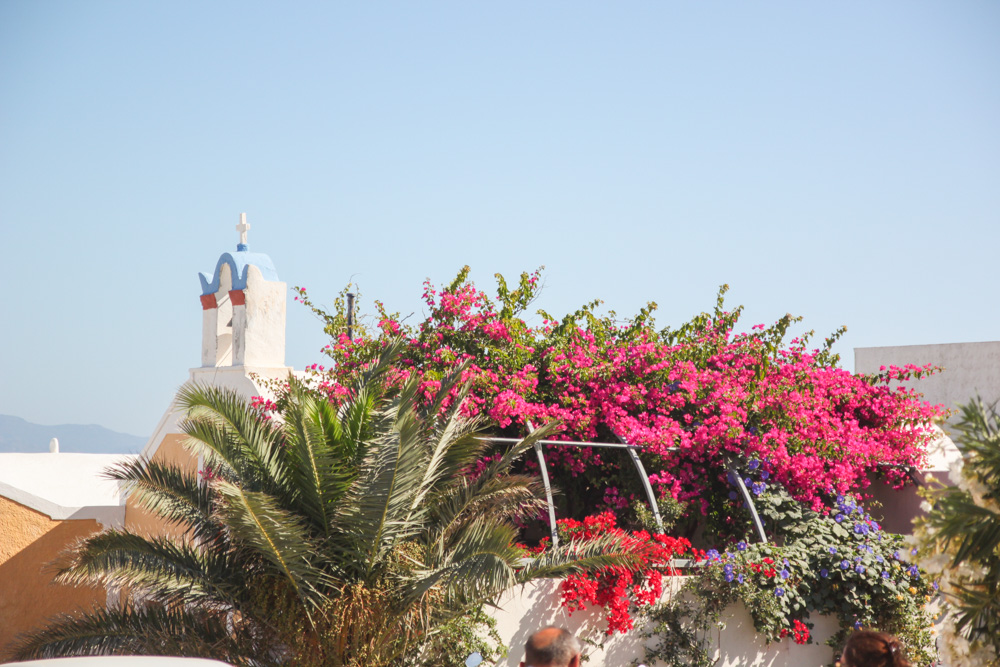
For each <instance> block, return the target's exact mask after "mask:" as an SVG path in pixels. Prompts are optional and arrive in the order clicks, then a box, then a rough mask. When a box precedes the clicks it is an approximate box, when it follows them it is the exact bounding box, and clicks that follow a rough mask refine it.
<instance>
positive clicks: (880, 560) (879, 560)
mask: <svg viewBox="0 0 1000 667" xmlns="http://www.w3.org/2000/svg"><path fill="white" fill-rule="evenodd" d="M875 562H877V563H884V562H885V559H884V558H882V554H877V555H876V556H875Z"/></svg>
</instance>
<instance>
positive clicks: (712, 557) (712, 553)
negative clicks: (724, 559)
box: [705, 549, 719, 563]
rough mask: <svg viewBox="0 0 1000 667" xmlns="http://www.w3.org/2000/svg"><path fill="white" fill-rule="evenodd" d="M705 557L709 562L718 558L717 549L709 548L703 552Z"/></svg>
mask: <svg viewBox="0 0 1000 667" xmlns="http://www.w3.org/2000/svg"><path fill="white" fill-rule="evenodd" d="M705 558H707V559H708V561H709V562H710V563H711V562H712V561H716V560H719V551H718V550H717V549H709V550H708V551H706V552H705Z"/></svg>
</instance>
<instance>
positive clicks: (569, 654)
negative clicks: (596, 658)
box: [521, 626, 580, 667]
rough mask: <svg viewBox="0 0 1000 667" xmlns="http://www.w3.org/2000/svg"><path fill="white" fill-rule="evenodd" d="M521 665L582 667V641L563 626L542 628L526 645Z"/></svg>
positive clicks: (526, 666)
mask: <svg viewBox="0 0 1000 667" xmlns="http://www.w3.org/2000/svg"><path fill="white" fill-rule="evenodd" d="M521 667H580V642H578V641H577V640H576V637H574V636H573V635H571V634H570V633H569V631H568V630H565V629H563V628H557V627H555V626H549V627H547V628H542V629H541V630H539V631H538V632H536V633H535V634H533V635H531V637H529V638H528V641H527V643H526V644H525V645H524V662H522V663H521Z"/></svg>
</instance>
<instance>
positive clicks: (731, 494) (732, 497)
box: [729, 491, 736, 500]
mask: <svg viewBox="0 0 1000 667" xmlns="http://www.w3.org/2000/svg"><path fill="white" fill-rule="evenodd" d="M729 499H730V500H736V492H735V491H730V492H729Z"/></svg>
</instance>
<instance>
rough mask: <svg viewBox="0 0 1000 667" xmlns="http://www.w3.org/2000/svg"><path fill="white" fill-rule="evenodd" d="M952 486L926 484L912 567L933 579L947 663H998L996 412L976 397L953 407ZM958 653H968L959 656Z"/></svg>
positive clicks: (999, 450)
mask: <svg viewBox="0 0 1000 667" xmlns="http://www.w3.org/2000/svg"><path fill="white" fill-rule="evenodd" d="M960 409H961V414H960V418H959V421H958V423H957V424H956V426H955V428H956V430H957V431H958V437H957V438H956V440H955V443H956V444H957V445H958V447H959V449H960V450H961V452H962V459H961V460H959V461H956V462H955V463H954V464H953V465H952V470H951V473H950V478H951V481H952V482H953V483H954V486H945V487H940V486H939V487H938V488H934V487H930V488H928V489H927V490H926V491H925V497H926V498H927V500H928V501H929V502H930V503H932V506H931V507H930V508H929V509H930V511H929V512H928V513H927V514H926V515H924V516H923V517H921V518H920V519H918V520H917V521H916V526H915V528H916V530H915V535H916V537H917V540H918V545H919V557H920V562H921V564H922V565H924V566H925V567H926V568H927V569H928V571H930V572H933V573H934V574H936V575H938V576H939V577H940V589H941V593H942V594H943V596H944V599H945V602H946V615H945V622H944V628H943V632H942V635H943V636H944V638H945V641H946V644H947V650H948V651H949V652H950V653H951V654H952V656H953V658H954V659H958V656H963V659H967V660H968V661H969V664H974V665H981V664H982V665H985V664H990V665H996V664H1000V597H998V595H997V591H998V590H1000V415H998V414H997V410H996V406H995V405H994V406H989V407H987V406H985V405H984V404H983V402H982V400H981V399H978V398H977V399H976V400H974V401H971V402H970V403H968V404H967V405H963V406H961V408H960ZM964 656H971V657H968V658H965V657H964Z"/></svg>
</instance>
